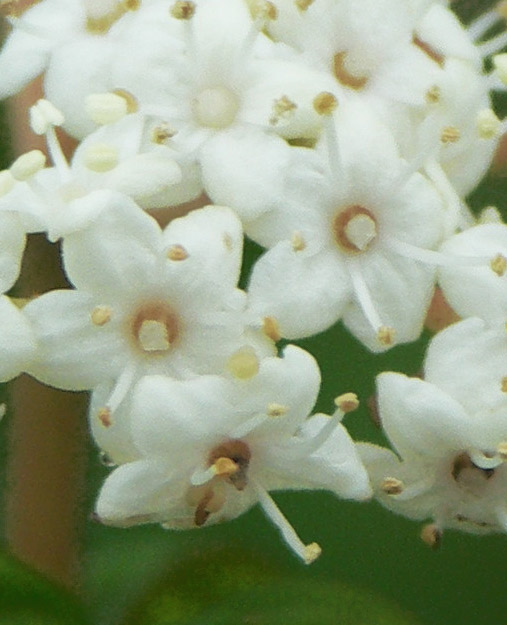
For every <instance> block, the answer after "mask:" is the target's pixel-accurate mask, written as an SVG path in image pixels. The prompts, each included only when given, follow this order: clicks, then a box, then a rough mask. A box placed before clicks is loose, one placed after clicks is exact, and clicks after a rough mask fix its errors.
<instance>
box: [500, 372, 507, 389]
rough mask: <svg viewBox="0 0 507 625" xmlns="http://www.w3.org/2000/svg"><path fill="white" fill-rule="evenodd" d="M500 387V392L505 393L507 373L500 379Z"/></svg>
mask: <svg viewBox="0 0 507 625" xmlns="http://www.w3.org/2000/svg"><path fill="white" fill-rule="evenodd" d="M500 388H501V390H502V393H507V375H506V376H504V377H503V378H502V379H501V381H500Z"/></svg>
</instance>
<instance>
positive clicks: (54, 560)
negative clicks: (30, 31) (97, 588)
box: [5, 85, 86, 589]
mask: <svg viewBox="0 0 507 625" xmlns="http://www.w3.org/2000/svg"><path fill="white" fill-rule="evenodd" d="M37 97H40V86H38V85H32V86H31V87H30V88H29V89H28V90H27V91H26V92H25V93H24V94H22V95H20V96H19V97H17V98H15V99H14V100H15V101H14V102H13V106H12V108H11V111H13V112H14V111H17V113H13V114H12V120H13V126H12V127H13V142H14V149H15V152H16V154H19V153H21V152H23V151H26V150H27V149H32V148H33V147H40V143H39V144H38V145H37V140H38V138H36V137H34V135H32V134H31V133H29V131H28V128H27V125H26V123H25V122H24V120H26V117H27V109H28V106H30V105H31V104H33V102H34V100H35V99H36V98H37ZM61 286H64V276H63V273H62V271H61V267H60V255H59V251H58V248H57V246H55V245H51V244H49V243H48V242H47V241H46V240H45V239H44V237H42V236H35V237H31V238H30V242H29V247H28V250H27V252H26V254H25V261H24V267H23V272H22V278H21V280H20V283H19V285H18V286H17V290H18V292H17V293H16V295H19V296H20V297H30V296H32V295H33V294H34V293H43V292H45V291H47V290H49V289H52V288H58V287H61ZM10 397H11V407H12V412H13V414H12V415H11V422H10V432H9V453H8V461H7V487H8V488H7V495H6V499H7V501H6V521H5V533H6V539H7V542H8V545H9V547H10V549H11V551H12V553H13V554H15V555H16V556H17V557H18V558H20V559H21V560H23V561H24V562H26V563H27V564H29V565H30V566H32V567H33V568H35V569H37V570H39V571H41V572H42V573H44V574H46V575H47V576H48V577H49V578H51V579H53V580H54V581H57V582H59V583H60V584H62V585H64V586H66V587H68V588H73V589H76V588H77V586H78V583H79V538H80V531H81V529H82V525H83V520H84V515H83V509H84V507H83V505H82V504H83V493H84V489H85V473H86V419H85V410H86V396H85V395H84V394H83V393H65V392H62V391H58V390H55V389H52V388H49V387H46V386H43V385H42V384H39V383H38V382H36V381H35V380H33V379H32V378H30V377H28V376H21V377H19V378H18V379H17V380H15V381H14V382H13V383H12V384H11V388H10Z"/></svg>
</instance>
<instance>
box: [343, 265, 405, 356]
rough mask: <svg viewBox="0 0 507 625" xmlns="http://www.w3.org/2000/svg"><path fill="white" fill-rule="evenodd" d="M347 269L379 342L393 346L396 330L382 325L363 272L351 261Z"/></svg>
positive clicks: (361, 305)
mask: <svg viewBox="0 0 507 625" xmlns="http://www.w3.org/2000/svg"><path fill="white" fill-rule="evenodd" d="M347 267H348V270H349V274H350V277H351V280H352V286H353V287H354V293H355V295H356V298H357V301H358V303H359V306H360V307H361V310H362V311H363V313H364V316H365V317H366V319H367V321H368V323H369V324H370V326H371V327H372V329H373V331H374V332H375V333H376V335H377V340H378V342H379V343H380V344H381V345H384V346H388V345H392V343H393V340H394V329H393V328H390V327H389V326H386V325H385V324H383V323H382V321H381V319H380V317H379V315H378V313H377V311H376V309H375V305H374V303H373V300H372V298H371V295H370V291H369V290H368V286H367V285H366V282H365V281H364V279H363V276H362V274H361V271H360V270H359V268H358V267H357V266H356V264H355V263H354V262H350V261H349V262H348V263H347Z"/></svg>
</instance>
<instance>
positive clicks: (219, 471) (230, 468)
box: [213, 458, 239, 477]
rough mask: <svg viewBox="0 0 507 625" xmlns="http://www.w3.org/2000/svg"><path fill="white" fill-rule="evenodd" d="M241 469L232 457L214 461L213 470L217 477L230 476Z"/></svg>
mask: <svg viewBox="0 0 507 625" xmlns="http://www.w3.org/2000/svg"><path fill="white" fill-rule="evenodd" d="M238 470H239V466H238V465H237V464H236V463H235V462H234V460H231V459H230V458H218V460H216V461H215V462H214V463H213V472H214V473H215V475H216V476H217V477H229V476H231V475H234V474H235V473H237V472H238Z"/></svg>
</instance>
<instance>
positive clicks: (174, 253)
mask: <svg viewBox="0 0 507 625" xmlns="http://www.w3.org/2000/svg"><path fill="white" fill-rule="evenodd" d="M167 258H168V259H169V260H186V259H187V258H188V252H187V250H186V249H185V248H184V247H183V245H178V244H177V245H171V247H170V248H169V250H168V251H167Z"/></svg>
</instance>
